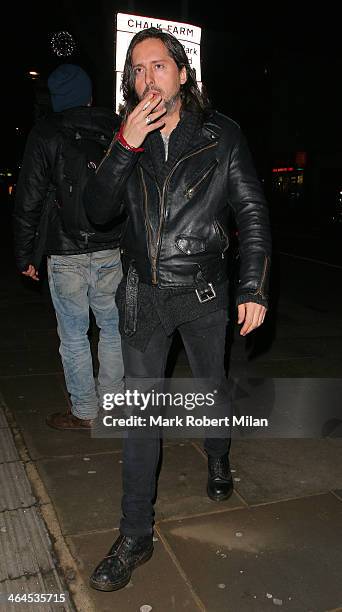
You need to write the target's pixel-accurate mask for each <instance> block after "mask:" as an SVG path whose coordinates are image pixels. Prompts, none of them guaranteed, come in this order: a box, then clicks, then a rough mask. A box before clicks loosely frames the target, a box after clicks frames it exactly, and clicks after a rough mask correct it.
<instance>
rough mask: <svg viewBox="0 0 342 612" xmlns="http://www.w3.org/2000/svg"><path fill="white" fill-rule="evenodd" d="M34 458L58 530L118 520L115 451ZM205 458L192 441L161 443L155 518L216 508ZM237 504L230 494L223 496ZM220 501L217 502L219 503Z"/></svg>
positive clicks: (74, 530)
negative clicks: (51, 506)
mask: <svg viewBox="0 0 342 612" xmlns="http://www.w3.org/2000/svg"><path fill="white" fill-rule="evenodd" d="M87 458H88V460H87V461H85V460H84V457H83V456H81V455H80V456H78V457H76V456H71V457H60V458H54V459H42V460H38V461H37V466H38V469H39V472H40V474H41V477H42V478H43V480H44V483H45V486H46V487H47V490H48V493H49V495H50V497H51V499H52V501H53V503H54V505H55V507H56V510H57V513H58V516H59V519H60V522H61V524H62V531H63V532H64V533H65V534H71V535H74V534H78V533H82V532H88V531H92V530H97V529H111V528H116V527H118V525H119V520H120V516H121V507H120V506H121V494H122V484H121V466H122V458H121V453H119V452H116V453H103V454H90V453H89V452H88V453H87ZM206 479H207V467H206V461H205V459H204V458H203V457H202V456H201V454H200V453H199V452H198V450H196V449H195V448H194V447H193V446H192V445H187V444H184V446H182V447H180V446H177V445H175V444H172V445H165V447H164V448H163V458H162V465H161V472H160V476H159V484H158V499H157V504H156V521H157V522H158V521H159V520H162V519H166V518H171V517H174V516H188V515H193V514H201V513H203V512H216V511H217V509H218V506H217V504H216V503H215V502H213V501H211V500H210V499H209V498H208V497H207V493H206ZM224 505H226V506H227V508H232V509H233V508H237V507H241V505H243V502H241V500H240V499H239V498H238V497H237V496H236V495H235V494H233V496H232V497H231V498H230V499H229V500H227V502H224ZM222 506H223V504H220V509H221V508H222Z"/></svg>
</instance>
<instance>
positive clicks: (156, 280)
mask: <svg viewBox="0 0 342 612" xmlns="http://www.w3.org/2000/svg"><path fill="white" fill-rule="evenodd" d="M216 146H217V142H213V143H212V144H210V145H207V146H206V147H202V149H198V150H197V151H194V152H193V153H190V154H189V155H185V157H182V158H181V159H179V160H178V162H177V163H176V165H175V166H174V167H173V168H172V170H171V172H170V174H169V175H168V176H167V177H166V179H165V181H164V185H163V190H162V195H161V202H160V221H159V227H158V233H157V241H156V249H155V258H154V268H153V267H152V284H153V285H157V284H158V278H157V259H158V255H159V249H160V236H161V231H162V227H163V223H164V209H165V191H166V187H167V186H168V184H169V182H170V180H171V177H172V175H173V173H174V172H175V170H176V169H177V168H178V166H179V164H181V163H182V162H183V161H185V160H186V159H189V158H190V157H193V156H194V155H197V154H198V153H202V151H206V150H207V149H212V148H213V147H216ZM153 272H154V275H153Z"/></svg>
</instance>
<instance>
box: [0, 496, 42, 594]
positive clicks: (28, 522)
mask: <svg viewBox="0 0 342 612" xmlns="http://www.w3.org/2000/svg"><path fill="white" fill-rule="evenodd" d="M0 552H1V554H0V583H1V582H2V581H4V580H13V579H15V578H19V577H20V576H24V575H25V574H37V573H39V572H40V571H41V572H43V573H46V572H48V571H49V570H52V569H53V568H54V559H53V555H52V549H51V543H50V539H49V535H48V533H47V530H46V527H45V523H44V521H43V519H42V518H41V516H40V514H39V511H38V509H37V508H36V507H31V508H26V509H20V510H12V511H11V512H1V513H0Z"/></svg>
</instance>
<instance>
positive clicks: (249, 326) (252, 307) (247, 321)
mask: <svg viewBox="0 0 342 612" xmlns="http://www.w3.org/2000/svg"><path fill="white" fill-rule="evenodd" d="M265 315H266V308H265V306H261V304H256V303H255V302H246V304H239V306H238V323H243V324H244V325H243V326H242V328H241V330H240V336H246V335H247V334H249V333H250V332H251V331H253V329H256V328H257V327H259V326H260V325H261V324H262V323H263V322H264V318H265Z"/></svg>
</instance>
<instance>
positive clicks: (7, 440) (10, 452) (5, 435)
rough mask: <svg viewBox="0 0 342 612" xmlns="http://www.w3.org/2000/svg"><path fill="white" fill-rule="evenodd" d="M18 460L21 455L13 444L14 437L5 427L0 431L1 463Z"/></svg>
mask: <svg viewBox="0 0 342 612" xmlns="http://www.w3.org/2000/svg"><path fill="white" fill-rule="evenodd" d="M18 459H19V455H18V451H17V449H16V447H15V444H14V442H13V436H12V434H11V432H10V430H9V429H7V428H5V427H3V428H2V429H0V463H6V462H7V461H17V460H18Z"/></svg>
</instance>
